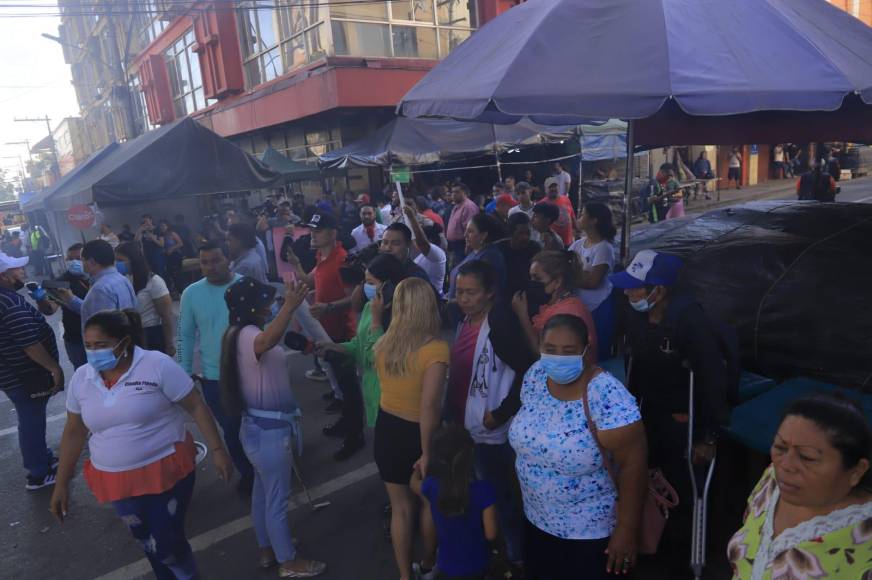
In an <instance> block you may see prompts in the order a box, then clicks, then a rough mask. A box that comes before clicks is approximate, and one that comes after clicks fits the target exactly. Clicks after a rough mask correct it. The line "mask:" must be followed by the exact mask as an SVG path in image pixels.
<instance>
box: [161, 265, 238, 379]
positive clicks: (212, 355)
mask: <svg viewBox="0 0 872 580" xmlns="http://www.w3.org/2000/svg"><path fill="white" fill-rule="evenodd" d="M240 278H241V276H239V275H236V274H234V275H233V278H231V280H230V281H229V282H227V283H226V284H222V285H220V286H219V285H216V284H210V283H209V281H208V280H206V279H205V278H203V279H202V280H199V281H197V282H194V283H193V284H191V285H190V286H188V287H187V288H186V289H185V291H184V292H183V293H182V303H181V308H180V312H179V332H178V348H176V357H177V358H178V361H179V364H181V365H182V368H183V369H185V372H186V373H188V374H191V373H193V372H194V369H193V367H194V345H195V344H196V341H197V338H198V337H199V339H200V364H201V366H202V367H203V376H204V377H206V379H208V380H210V381H217V380H218V376H219V374H220V368H221V338H222V337H223V336H224V331H225V330H226V329H227V327H228V326H229V324H230V321H229V316H230V314H229V312H228V311H227V304H226V303H225V302H224V291H225V290H227V287H228V286H230V285H231V284H233V283H234V282H236V281H237V280H239V279H240Z"/></svg>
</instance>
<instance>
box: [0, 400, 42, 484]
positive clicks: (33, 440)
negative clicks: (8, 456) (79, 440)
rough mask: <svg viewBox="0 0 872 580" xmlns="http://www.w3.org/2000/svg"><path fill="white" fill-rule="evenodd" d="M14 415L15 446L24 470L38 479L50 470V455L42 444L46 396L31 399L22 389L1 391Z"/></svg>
mask: <svg viewBox="0 0 872 580" xmlns="http://www.w3.org/2000/svg"><path fill="white" fill-rule="evenodd" d="M3 392H4V393H6V396H7V397H9V400H10V401H12V405H13V406H14V407H15V414H16V415H18V447H19V448H20V449H21V459H22V460H23V463H24V469H26V470H27V474H28V475H30V476H31V477H32V478H33V479H42V478H44V477H45V476H46V475H48V473H49V471H51V463H52V458H53V455H52V452H51V451H50V450H49V448H48V445H46V443H45V408H46V406H47V405H48V400H49V398H50V397H45V396H43V397H39V398H36V399H33V398H31V397H30V393H29V392H28V390H27V389H26V388H24V387H16V388H14V389H9V390H8V391H3Z"/></svg>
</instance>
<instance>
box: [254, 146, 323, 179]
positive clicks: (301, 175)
mask: <svg viewBox="0 0 872 580" xmlns="http://www.w3.org/2000/svg"><path fill="white" fill-rule="evenodd" d="M260 160H261V161H263V162H264V163H265V164H266V165H267V166H268V167H269V168H270V169H272V170H273V171H275V172H276V173H280V174H281V175H282V179H283V181H284V182H285V183H291V182H294V181H318V180H319V179H321V172H320V171H318V167H317V166H314V165H310V164H308V163H301V162H299V161H294V160H293V159H288V158H287V157H285V156H284V155H282V154H281V153H279V152H278V151H276V150H275V149H273V148H272V147H267V148H266V151H264V152H263V155H261V156H260Z"/></svg>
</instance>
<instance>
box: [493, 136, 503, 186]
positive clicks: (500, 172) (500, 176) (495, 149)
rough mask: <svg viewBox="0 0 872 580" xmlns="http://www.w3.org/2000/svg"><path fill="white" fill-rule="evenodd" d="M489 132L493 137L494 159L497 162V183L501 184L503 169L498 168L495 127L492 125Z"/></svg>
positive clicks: (498, 152) (498, 157) (498, 159)
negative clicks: (491, 132)
mask: <svg viewBox="0 0 872 580" xmlns="http://www.w3.org/2000/svg"><path fill="white" fill-rule="evenodd" d="M491 131H493V136H494V159H496V161H497V181H499V182H500V183H502V182H503V168H502V167H501V166H500V148H499V147H498V146H497V126H496V125H494V124H492V125H491Z"/></svg>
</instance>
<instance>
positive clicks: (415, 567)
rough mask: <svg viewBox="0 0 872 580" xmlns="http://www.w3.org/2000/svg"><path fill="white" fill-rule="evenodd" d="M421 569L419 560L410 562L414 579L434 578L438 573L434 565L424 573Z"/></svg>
mask: <svg viewBox="0 0 872 580" xmlns="http://www.w3.org/2000/svg"><path fill="white" fill-rule="evenodd" d="M421 570H422V567H421V564H420V563H419V562H415V563H414V564H412V573H413V574H414V575H415V579H416V580H436V576H437V575H438V574H439V570H438V569H436V566H433V568H432V569H431V570H430V571H429V572H427V573H426V574H425V573H423V572H422V571H421Z"/></svg>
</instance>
